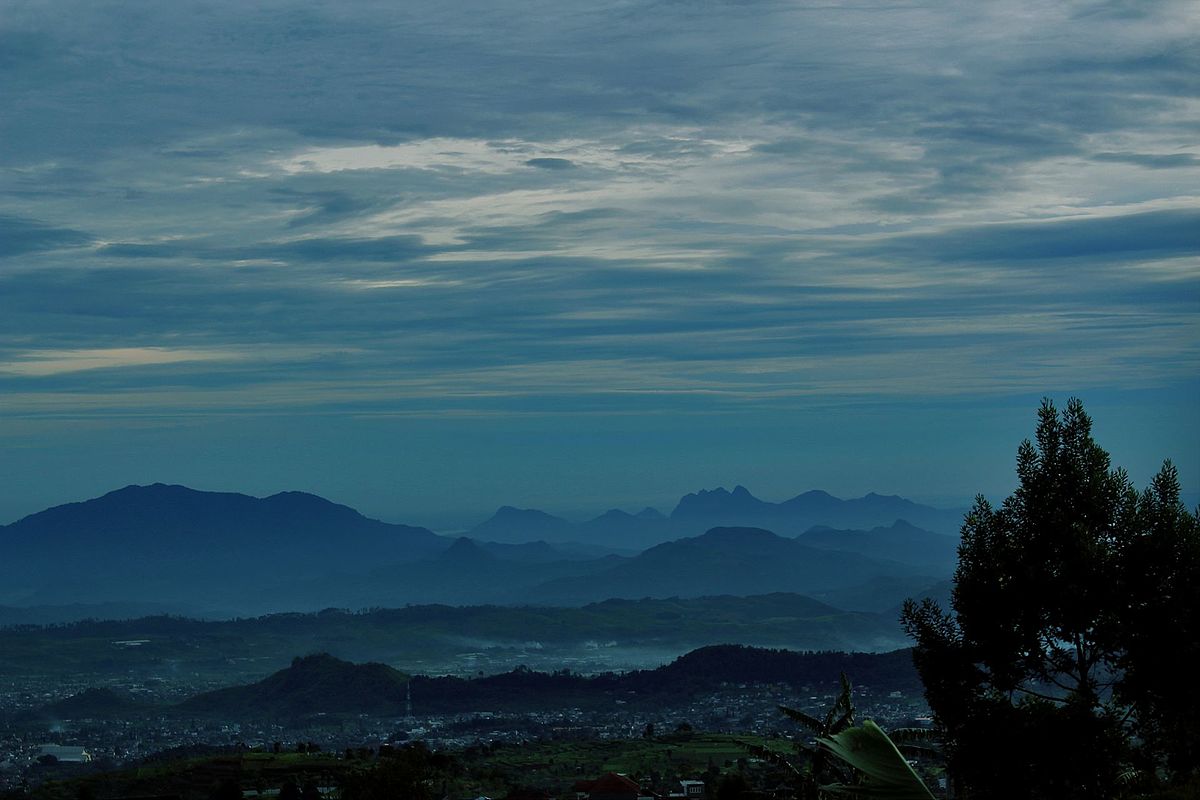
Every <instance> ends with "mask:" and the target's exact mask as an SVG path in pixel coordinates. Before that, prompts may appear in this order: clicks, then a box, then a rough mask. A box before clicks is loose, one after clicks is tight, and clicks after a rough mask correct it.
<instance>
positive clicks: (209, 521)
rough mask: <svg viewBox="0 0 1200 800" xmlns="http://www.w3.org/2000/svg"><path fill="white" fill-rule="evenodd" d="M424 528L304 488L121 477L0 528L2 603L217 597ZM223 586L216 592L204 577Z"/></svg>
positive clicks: (390, 551)
mask: <svg viewBox="0 0 1200 800" xmlns="http://www.w3.org/2000/svg"><path fill="white" fill-rule="evenodd" d="M449 545H450V542H449V541H448V540H446V539H444V538H442V537H440V536H438V535H436V534H435V533H433V532H432V531H429V530H427V529H425V528H417V527H412V526H408V525H393V524H389V523H385V522H380V521H379V520H374V519H368V518H367V517H364V516H363V515H361V514H359V513H358V512H357V511H355V510H354V509H351V508H348V507H346V506H343V505H338V504H336V503H332V502H330V501H328V500H325V499H322V498H320V497H316V496H315V495H311V494H305V493H302V492H283V493H280V494H275V495H271V496H270V497H266V498H257V497H250V496H248V495H243V494H234V493H225V492H202V491H196V490H194V489H189V488H187V487H184V486H168V485H164V484H154V485H152V486H127V487H125V488H124V489H118V490H116V491H114V492H109V493H108V494H106V495H104V496H102V497H98V498H95V499H93V500H87V501H85V502H81V503H69V504H67V505H62V506H56V507H54V508H50V509H47V510H46V511H42V512H39V513H37V514H33V515H31V516H28V517H25V518H24V519H21V520H18V521H17V522H14V523H12V524H11V525H6V526H3V527H0V550H2V551H3V552H4V554H5V558H4V559H3V561H0V602H5V603H7V604H20V605H59V604H69V603H80V602H82V603H97V602H123V603H129V602H154V603H161V604H181V603H183V604H190V605H193V606H195V605H197V603H196V602H195V601H197V600H198V599H199V598H209V601H208V602H209V603H212V604H214V605H217V606H220V607H227V604H226V603H224V602H222V601H223V600H224V597H225V595H226V594H227V592H228V590H229V589H230V588H231V587H237V586H241V585H245V586H247V587H249V586H253V585H259V584H262V583H263V582H270V581H271V580H272V579H273V578H274V577H275V576H280V575H285V576H287V577H288V578H303V577H306V576H316V575H324V574H328V573H329V572H331V571H345V572H355V571H361V570H365V569H369V568H371V567H373V566H376V565H378V564H380V563H389V562H402V561H413V560H417V559H421V558H427V557H429V556H432V555H434V554H436V553H440V552H441V551H442V550H445V549H446V548H447V547H448V546H449ZM216 586H219V587H221V589H222V591H221V592H214V591H213V588H214V587H216Z"/></svg>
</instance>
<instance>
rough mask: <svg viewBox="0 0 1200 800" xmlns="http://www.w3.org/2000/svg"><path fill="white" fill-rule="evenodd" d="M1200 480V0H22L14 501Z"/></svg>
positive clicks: (565, 507) (1, 226)
mask: <svg viewBox="0 0 1200 800" xmlns="http://www.w3.org/2000/svg"><path fill="white" fill-rule="evenodd" d="M1044 395H1048V396H1051V397H1053V398H1055V399H1056V400H1057V401H1059V402H1060V403H1065V401H1066V399H1067V397H1068V396H1071V395H1077V396H1079V397H1081V398H1082V399H1083V400H1084V402H1085V404H1086V405H1087V407H1088V409H1089V411H1091V413H1092V415H1093V416H1094V417H1095V418H1096V422H1097V428H1096V434H1097V438H1098V440H1099V441H1100V443H1101V444H1102V445H1104V446H1106V447H1107V448H1108V449H1109V450H1110V451H1111V452H1112V453H1113V455H1114V459H1115V460H1116V461H1117V462H1118V463H1120V464H1123V465H1125V466H1126V467H1128V468H1129V470H1130V473H1131V475H1132V476H1133V478H1134V479H1135V481H1136V482H1137V483H1139V484H1144V483H1145V482H1146V480H1147V479H1148V478H1149V477H1150V475H1151V474H1153V472H1154V471H1155V470H1156V469H1157V467H1158V465H1159V463H1160V462H1161V460H1162V459H1163V458H1166V457H1170V458H1173V459H1174V460H1175V461H1176V463H1177V465H1178V466H1179V467H1180V468H1181V470H1182V472H1183V477H1184V481H1185V486H1186V488H1187V489H1188V490H1189V491H1195V489H1196V487H1197V486H1200V474H1198V473H1200V455H1198V454H1200V413H1198V409H1200V6H1197V4H1196V3H1195V2H1194V0H1181V1H1180V2H1154V1H1153V0H1129V1H1128V2H1123V1H1116V2H1014V1H1012V0H998V1H996V2H987V3H963V2H960V1H959V0H953V1H947V2H912V3H901V2H894V3H893V2H883V3H866V4H851V3H838V2H829V3H816V2H814V3H807V2H804V3H801V2H773V1H771V0H764V1H763V2H756V1H755V0H743V1H742V2H716V0H690V1H689V2H673V1H670V0H624V1H623V2H612V3H596V2H577V1H576V0H553V2H542V1H541V0H522V2H509V0H487V1H486V2H472V1H471V0H459V1H457V2H444V0H443V1H441V2H419V1H412V2H357V1H356V2H338V3H326V2H322V3H316V2H300V1H299V0H295V1H292V0H288V2H244V1H243V0H238V1H237V2H204V3H193V2H186V1H185V0H180V1H179V2H169V3H166V2H130V1H123V2H102V1H101V0H86V2H72V1H71V0H0V481H2V482H3V489H2V490H0V522H7V521H11V520H12V519H15V518H16V517H18V516H20V515H22V514H25V513H29V512H31V511H34V510H37V509H39V508H42V507H44V506H46V505H49V504H52V503H59V502H65V501H69V500H76V499H82V498H84V497H88V496H92V495H95V494H98V493H101V492H104V491H107V490H110V489H113V488H117V487H119V486H122V485H124V484H127V483H135V482H136V483H146V482H153V481H165V482H175V483H185V484H188V485H192V486H196V487H198V488H205V489H221V490H239V491H246V492H250V493H254V494H265V493H269V492H273V491H278V490H282V489H304V490H309V491H315V492H318V493H321V494H323V495H326V496H328V497H331V498H333V499H336V500H339V501H341V502H346V503H350V504H351V505H355V506H356V507H359V508H361V509H362V510H363V511H365V512H367V513H370V514H372V515H377V516H381V517H383V518H386V519H393V520H404V521H412V522H424V523H429V524H436V525H449V526H452V525H456V524H464V523H468V522H471V521H474V520H475V519H476V518H478V517H479V516H480V515H482V514H486V513H487V512H489V511H490V510H491V509H492V508H494V507H495V506H496V505H499V504H500V503H511V504H515V505H526V506H529V505H533V506H538V507H543V508H548V509H550V510H555V511H560V512H569V513H573V514H586V513H589V512H599V511H602V510H603V509H604V508H606V507H608V506H610V505H624V506H626V507H630V508H636V507H640V506H642V505H645V504H648V503H654V504H660V505H665V506H667V507H668V508H669V506H670V503H671V501H672V500H673V499H675V498H677V497H678V496H679V495H680V494H681V493H683V492H686V491H691V490H695V489H698V488H701V487H711V486H716V485H719V484H725V485H727V486H731V485H733V484H735V483H744V484H746V485H747V486H749V487H750V488H751V489H752V490H753V491H755V492H756V493H758V494H760V495H761V496H763V497H765V498H767V499H772V500H780V499H784V498H786V497H788V496H791V495H792V494H795V493H798V492H799V491H802V490H805V489H809V488H814V487H817V488H824V489H827V490H829V491H832V492H834V493H835V494H839V495H842V496H849V495H858V494H863V493H865V492H867V491H872V490H874V491H879V492H883V493H899V494H904V495H906V496H910V497H914V498H916V499H921V500H926V501H933V502H936V503H940V504H943V505H958V504H965V503H967V502H968V501H969V498H970V497H971V496H972V495H974V494H975V493H976V492H981V491H982V492H984V493H987V494H989V495H996V496H1002V495H1003V494H1004V493H1005V492H1007V491H1008V490H1009V489H1010V488H1011V486H1012V483H1013V477H1012V471H1013V470H1012V467H1013V462H1014V453H1015V449H1016V446H1017V444H1018V443H1019V441H1020V440H1021V439H1022V438H1023V437H1025V436H1027V435H1029V434H1030V433H1031V432H1032V428H1033V424H1034V418H1035V412H1036V407H1037V404H1038V402H1039V399H1040V398H1041V397H1042V396H1044Z"/></svg>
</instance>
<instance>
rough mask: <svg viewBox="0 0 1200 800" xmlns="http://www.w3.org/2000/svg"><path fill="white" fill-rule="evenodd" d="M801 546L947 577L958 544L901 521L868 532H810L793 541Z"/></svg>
mask: <svg viewBox="0 0 1200 800" xmlns="http://www.w3.org/2000/svg"><path fill="white" fill-rule="evenodd" d="M796 540H797V541H799V542H800V543H801V544H806V545H809V546H811V547H821V548H825V549H828V550H844V551H847V552H851V553H861V554H862V555H867V556H871V557H873V558H886V559H890V560H892V561H899V562H901V563H904V564H912V565H914V566H922V567H929V568H931V569H932V570H933V571H935V572H937V573H947V574H948V573H950V572H952V571H953V570H954V565H955V564H957V563H958V540H957V539H956V538H951V537H949V536H943V535H942V534H940V533H933V532H932V531H927V530H924V529H922V528H918V527H917V526H915V525H912V524H911V523H908V522H906V521H904V520H902V519H900V520H896V521H895V522H894V523H892V524H891V525H890V526H888V527H886V528H884V527H879V528H872V529H871V530H869V531H856V530H838V529H836V528H826V527H817V528H810V529H809V530H807V531H805V532H804V533H802V534H800V535H799V536H797V537H796Z"/></svg>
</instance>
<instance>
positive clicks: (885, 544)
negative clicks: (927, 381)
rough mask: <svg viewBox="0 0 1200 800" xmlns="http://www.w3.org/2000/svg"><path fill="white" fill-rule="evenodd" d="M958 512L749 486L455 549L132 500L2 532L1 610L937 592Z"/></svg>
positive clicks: (482, 534)
mask: <svg viewBox="0 0 1200 800" xmlns="http://www.w3.org/2000/svg"><path fill="white" fill-rule="evenodd" d="M899 514H905V515H906V516H904V517H899V516H893V515H899ZM955 516H957V515H956V513H955V512H949V511H942V510H939V509H933V508H930V507H928V506H921V505H918V504H915V503H912V502H910V501H908V500H905V499H903V498H898V497H884V496H881V495H874V494H871V495H867V496H865V497H863V498H858V499H854V500H839V499H838V498H835V497H832V496H831V495H828V494H826V493H824V492H806V493H804V494H802V495H798V496H796V497H795V498H792V499H791V500H788V501H786V502H784V503H768V502H765V501H762V500H759V499H758V498H755V497H754V496H753V495H751V494H750V493H749V491H747V490H746V489H745V488H744V487H741V486H738V487H736V488H735V489H734V490H733V491H732V492H730V491H726V490H725V489H715V490H711V491H702V492H698V493H695V494H689V495H686V496H685V497H683V498H682V499H681V500H680V501H679V504H678V505H677V506H676V508H675V509H674V510H673V511H672V512H671V514H670V515H669V516H667V515H663V514H660V513H658V512H657V511H655V510H654V509H644V510H643V511H641V512H638V513H637V514H629V513H626V512H622V511H618V510H613V511H609V512H607V513H605V514H602V515H601V516H599V517H597V518H595V519H593V520H589V521H587V522H584V523H579V524H575V523H571V522H568V521H567V520H564V519H561V518H558V517H554V516H552V515H550V514H546V513H544V512H541V511H537V510H534V509H517V508H514V507H510V506H505V507H503V508H501V509H500V510H499V511H497V513H496V514H495V515H493V516H492V517H491V518H490V519H488V520H486V521H484V522H482V523H481V524H480V525H478V526H476V527H475V528H473V529H471V530H470V531H469V532H468V536H466V537H447V536H440V535H438V534H436V533H434V532H433V531H431V530H428V529H426V528H422V527H416V526H409V525H399V524H393V523H386V522H381V521H379V520H374V519H369V518H367V517H365V516H363V515H362V514H359V513H358V512H357V511H355V510H354V509H351V508H349V507H347V506H343V505H338V504H336V503H332V502H330V501H328V500H325V499H323V498H320V497H317V496H315V495H311V494H305V493H301V492H283V493H280V494H275V495H271V496H270V497H265V498H255V497H250V496H247V495H242V494H235V493H219V492H202V491H196V490H193V489H189V488H187V487H183V486H168V485H164V484H154V485H151V486H128V487H125V488H124V489H119V490H117V491H114V492H110V493H108V494H106V495H104V496H102V497H99V498H95V499H92V500H88V501H84V502H80V503H70V504H67V505H63V506H57V507H55V508H51V509H47V510H46V511H42V512H39V513H36V514H33V515H30V516H28V517H25V518H24V519H21V520H19V521H17V522H14V523H12V524H11V525H7V526H2V527H0V549H2V551H3V553H4V555H5V558H4V559H3V560H0V604H2V605H3V606H7V607H8V608H7V609H5V608H0V620H8V621H10V622H22V621H44V620H46V619H47V618H51V619H53V618H55V617H56V616H57V617H60V618H63V619H70V618H79V617H82V616H95V615H96V614H104V613H112V609H116V608H123V607H126V608H157V609H161V610H163V611H167V612H170V613H186V614H194V615H206V616H232V615H239V614H258V613H267V612H272V611H281V610H301V611H303V610H315V609H319V608H323V607H327V606H338V607H349V608H365V607H380V606H399V605H405V604H409V603H430V602H441V603H449V604H469V603H501V604H517V605H522V604H539V605H551V604H558V605H580V604H583V603H587V602H593V601H596V600H602V599H605V598H609V597H618V598H619V597H626V598H638V597H672V596H678V597H699V596H702V595H713V594H729V595H746V594H761V593H764V592H772V591H780V592H799V593H806V594H813V593H822V592H843V593H845V592H850V593H851V595H853V593H854V591H855V587H870V586H873V585H885V584H886V582H887V581H889V580H890V581H892V582H893V583H896V585H904V586H912V585H916V586H923V585H928V584H932V583H934V582H935V581H937V580H939V579H942V578H945V577H947V576H948V574H949V570H950V569H951V568H952V565H953V557H954V551H955V540H954V539H953V538H951V537H949V536H944V535H942V534H940V533H936V532H933V531H931V530H929V529H926V528H922V527H920V526H919V525H918V523H916V522H913V520H924V521H927V522H930V523H933V524H936V525H937V526H939V527H942V528H943V529H944V526H945V525H946V524H948V520H949V519H951V518H952V517H955ZM864 520H865V522H863V521H864ZM901 520H903V521H901ZM760 523H761V524H760ZM810 523H812V524H810ZM851 523H853V524H863V525H874V526H875V527H872V528H870V529H869V530H853V529H849V525H850V524H851ZM767 525H770V527H771V530H767V529H766V526H767ZM814 525H821V526H824V527H819V528H814V527H813V526H814ZM635 544H636V545H637V546H636V547H633V545H635ZM616 549H619V550H621V551H623V552H624V554H623V555H617V554H616V553H615V552H613V551H614V550H616ZM880 581H884V582H885V583H884V584H880ZM851 600H853V597H851ZM894 602H896V599H895V598H894V597H891V596H889V597H885V598H881V599H879V602H875V603H874V606H878V607H880V608H883V607H887V605H890V604H891V603H894ZM849 605H850V607H855V608H858V607H868V605H871V604H870V603H868V604H866V605H864V604H863V603H862V602H859V603H857V604H856V603H855V602H851V603H850V604H849ZM19 608H26V609H29V612H28V615H29V618H27V619H23V618H22V615H21V613H20V612H19V611H18V610H17V609H19ZM104 609H109V610H108V611H107V612H106V611H105V610H104ZM73 615H75V616H73Z"/></svg>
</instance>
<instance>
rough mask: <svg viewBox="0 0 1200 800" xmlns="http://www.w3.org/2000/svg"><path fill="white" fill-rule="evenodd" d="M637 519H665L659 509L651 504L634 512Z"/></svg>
mask: <svg viewBox="0 0 1200 800" xmlns="http://www.w3.org/2000/svg"><path fill="white" fill-rule="evenodd" d="M634 516H635V517H637V518H638V519H666V516H664V515H663V513H662V512H661V511H659V510H658V509H657V508H652V507H651V506H646V507H645V508H643V509H642V510H641V511H639V512H637V513H636V514H634Z"/></svg>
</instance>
